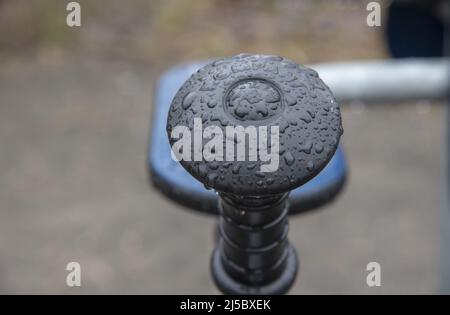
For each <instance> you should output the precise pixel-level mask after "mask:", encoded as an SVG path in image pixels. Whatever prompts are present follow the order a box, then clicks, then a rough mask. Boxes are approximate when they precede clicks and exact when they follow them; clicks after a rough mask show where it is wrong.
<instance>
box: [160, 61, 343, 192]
mask: <svg viewBox="0 0 450 315" xmlns="http://www.w3.org/2000/svg"><path fill="white" fill-rule="evenodd" d="M196 117H200V118H201V119H202V125H203V128H206V127H208V126H218V127H219V128H221V129H222V131H223V134H224V135H225V134H226V130H225V127H226V126H243V127H244V128H245V127H246V126H250V125H254V126H257V127H258V126H267V127H268V130H270V128H271V127H272V126H278V127H279V132H280V139H279V140H280V141H279V143H280V148H279V153H280V158H279V168H278V170H277V171H275V172H266V173H263V172H260V168H261V165H264V164H266V163H267V162H262V161H260V160H259V159H258V160H257V161H248V160H246V161H236V160H235V161H232V162H230V161H223V162H218V161H213V162H207V161H205V160H202V161H181V164H182V165H183V167H184V168H185V169H186V170H187V171H188V172H189V173H191V174H192V175H193V176H194V177H195V178H197V179H198V180H199V181H201V182H203V183H204V184H205V186H207V187H209V188H214V189H216V190H218V191H222V192H227V193H236V194H239V195H248V196H251V195H260V194H275V193H283V192H287V191H290V190H292V189H294V188H296V187H298V186H300V185H302V184H304V183H306V182H307V181H308V180H310V179H311V178H313V177H314V176H315V175H317V174H318V173H319V172H320V171H321V170H322V169H323V168H324V167H325V166H326V165H327V163H328V161H329V160H330V159H331V157H332V156H333V154H334V152H335V150H336V148H337V145H338V143H339V139H340V136H341V134H342V125H341V115H340V110H339V105H338V104H337V102H336V100H335V98H334V97H333V95H332V94H331V92H330V90H329V89H328V87H327V86H326V85H325V84H324V83H323V82H322V80H321V79H320V78H319V77H318V75H317V73H316V72H315V71H314V70H311V69H309V68H306V67H304V66H301V65H298V64H296V63H294V62H293V61H290V60H287V59H283V58H282V57H278V56H266V55H248V54H241V55H238V56H235V57H230V58H224V59H220V60H217V61H214V62H212V63H210V64H208V65H206V66H205V67H203V68H201V69H200V70H199V71H198V72H197V73H195V74H193V75H192V76H191V77H190V79H189V80H188V81H186V82H185V83H184V84H183V86H182V87H181V88H180V90H179V91H178V92H177V94H176V96H175V97H174V99H173V102H172V104H171V108H170V110H169V114H168V124H167V131H168V134H169V139H170V142H171V144H173V143H174V142H175V141H176V140H173V139H171V137H170V135H171V132H172V130H173V128H174V127H175V126H179V125H182V126H187V127H188V128H189V129H190V130H191V131H193V129H194V118H196ZM205 142H207V141H205V140H204V143H205ZM225 142H226V140H225V138H224V147H225V145H226V143H225ZM204 143H203V144H204ZM246 145H248V142H247V143H246ZM269 150H270V149H269ZM224 151H225V150H224ZM193 153H194V152H192V154H193Z"/></svg>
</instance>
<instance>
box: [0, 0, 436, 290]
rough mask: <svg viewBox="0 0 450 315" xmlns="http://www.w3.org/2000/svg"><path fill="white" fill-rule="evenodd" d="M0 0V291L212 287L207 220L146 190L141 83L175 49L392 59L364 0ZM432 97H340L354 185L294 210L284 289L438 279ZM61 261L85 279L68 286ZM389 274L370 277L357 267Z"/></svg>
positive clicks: (396, 285) (424, 284)
mask: <svg viewBox="0 0 450 315" xmlns="http://www.w3.org/2000/svg"><path fill="white" fill-rule="evenodd" d="M67 2H69V1H60V0H45V1H44V0H41V1H26V0H0V30H1V33H2V35H1V36H0V175H1V177H0V293H161V294H176V293H181V294H183V293H186V294H195V293H199V294H209V293H218V291H217V290H216V289H215V287H214V285H213V283H212V281H211V278H210V275H209V266H208V263H209V255H210V253H211V250H212V247H213V229H214V222H215V219H214V218H212V217H205V216H201V215H196V214H194V213H192V212H188V211H183V210H182V209H181V208H180V207H178V206H177V205H175V204H174V203H172V202H170V201H169V200H167V199H165V198H164V197H162V196H161V194H160V193H159V192H157V191H155V190H154V189H153V188H149V185H148V181H147V172H146V165H145V160H146V149H147V142H148V134H149V132H150V128H151V126H150V117H151V111H152V93H153V91H152V86H153V85H154V83H155V82H156V80H157V78H158V75H159V74H160V73H161V72H162V71H164V70H165V69H167V68H168V67H170V66H171V65H175V64H177V63H180V62H187V61H190V60H197V59H204V58H211V57H216V56H226V55H233V54H237V53H240V52H257V53H265V54H278V55H282V56H284V57H287V58H290V59H293V60H295V61H297V62H300V63H316V62H321V61H331V60H354V59H372V58H386V57H387V53H386V49H385V47H384V43H383V36H382V29H381V28H370V27H367V24H366V16H367V11H366V10H365V4H364V3H361V2H360V1H336V2H334V1H333V2H329V1H293V0H280V1H236V0H235V1H232V0H216V1H206V0H205V1H200V0H198V1H195V0H193V1H185V0H183V1H181V0H179V1H174V0H169V1H144V0H142V1H141V0H133V1H120V0H114V1H112V0H108V1H105V0H103V1H79V2H80V4H81V7H82V26H81V27H80V28H69V27H67V26H66V24H65V18H66V13H67V12H66V11H65V6H66V3H67ZM443 113H444V111H443V108H441V107H440V106H439V104H428V103H426V102H420V103H418V104H403V105H400V106H391V105H390V104H380V105H378V104H377V105H371V106H365V107H362V106H357V105H355V104H353V105H352V104H345V105H344V109H343V122H344V129H345V134H344V137H343V141H344V145H345V148H346V152H347V156H348V159H349V164H350V172H351V173H350V177H349V182H348V185H347V187H346V189H345V190H344V192H343V194H342V195H341V197H340V198H339V199H338V200H337V201H336V202H335V203H333V204H332V205H330V206H328V207H326V208H324V209H322V210H320V211H317V212H313V213H310V214H307V215H303V216H300V217H296V218H294V219H293V220H292V221H291V232H290V238H291V241H292V243H294V245H295V246H296V247H297V248H298V250H299V253H300V260H301V270H300V275H299V278H298V281H297V282H296V284H295V287H294V288H293V289H292V291H291V293H294V294H296V293H301V294H313V293H319V294H320V293H322V294H329V293H364V294H379V293H389V294H390V293H398V294H402V293H436V292H437V291H438V285H439V273H438V271H439V270H438V267H439V266H438V258H439V256H438V254H439V251H438V249H439V242H438V219H439V207H440V201H441V200H440V193H441V192H442V188H441V184H442V182H443V178H441V174H442V173H443V168H442V165H443V161H442V159H441V157H442V154H443V151H444V146H443V144H444V138H443V133H444V118H443V117H442V116H443ZM69 261H78V262H80V264H81V267H82V287H81V288H68V287H67V286H66V284H65V277H66V274H67V272H66V271H65V266H66V264H67V263H68V262H69ZM370 261H377V262H380V263H381V266H382V286H381V287H380V288H369V287H367V285H366V282H365V278H366V274H367V272H366V265H367V263H369V262H370Z"/></svg>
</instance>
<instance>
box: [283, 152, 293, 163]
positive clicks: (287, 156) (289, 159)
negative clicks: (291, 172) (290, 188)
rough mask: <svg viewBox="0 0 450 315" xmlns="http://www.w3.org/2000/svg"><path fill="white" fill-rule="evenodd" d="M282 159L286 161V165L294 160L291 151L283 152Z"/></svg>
mask: <svg viewBox="0 0 450 315" xmlns="http://www.w3.org/2000/svg"><path fill="white" fill-rule="evenodd" d="M284 161H285V162H286V164H287V165H292V164H293V163H294V161H295V159H294V157H293V156H292V153H291V152H289V151H287V152H286V153H285V154H284Z"/></svg>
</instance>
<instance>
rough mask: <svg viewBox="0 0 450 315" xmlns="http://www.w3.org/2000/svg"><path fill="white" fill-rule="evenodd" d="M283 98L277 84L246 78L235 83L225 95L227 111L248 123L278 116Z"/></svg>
mask: <svg viewBox="0 0 450 315" xmlns="http://www.w3.org/2000/svg"><path fill="white" fill-rule="evenodd" d="M282 104H283V103H282V98H281V94H280V91H279V89H278V88H277V87H276V86H275V84H273V83H271V82H269V81H267V80H263V79H245V80H242V81H238V82H237V83H235V84H234V85H233V86H232V87H231V89H230V90H229V91H228V92H227V94H226V97H225V111H226V112H227V113H228V114H230V115H231V116H232V117H233V118H235V119H237V120H239V121H241V122H244V123H246V124H252V123H258V122H260V121H265V120H269V119H273V118H274V117H277V116H279V115H280V114H281V112H282V108H283V106H282Z"/></svg>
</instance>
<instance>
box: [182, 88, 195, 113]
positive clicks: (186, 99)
mask: <svg viewBox="0 0 450 315" xmlns="http://www.w3.org/2000/svg"><path fill="white" fill-rule="evenodd" d="M196 97H197V93H195V92H191V93H189V94H187V95H186V96H185V97H184V99H183V103H182V104H181V106H182V107H183V109H188V108H189V107H191V105H192V102H193V101H194V99H195V98H196Z"/></svg>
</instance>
